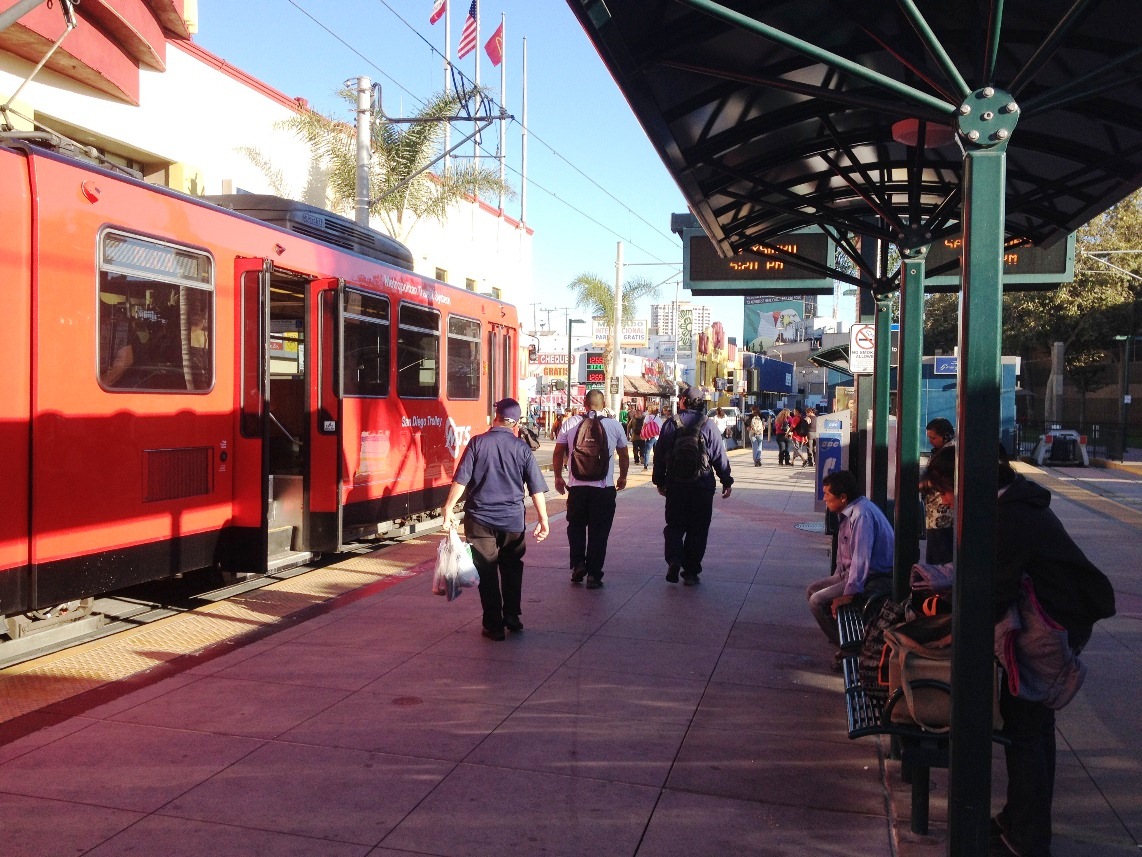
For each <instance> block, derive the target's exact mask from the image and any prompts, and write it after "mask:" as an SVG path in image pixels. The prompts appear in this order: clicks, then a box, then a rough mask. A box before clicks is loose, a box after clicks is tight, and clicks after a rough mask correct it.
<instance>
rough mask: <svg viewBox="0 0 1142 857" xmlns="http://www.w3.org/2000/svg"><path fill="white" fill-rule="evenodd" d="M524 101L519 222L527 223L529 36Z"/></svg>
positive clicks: (522, 108)
mask: <svg viewBox="0 0 1142 857" xmlns="http://www.w3.org/2000/svg"><path fill="white" fill-rule="evenodd" d="M520 59H521V60H522V61H523V103H522V104H521V105H520V152H519V156H520V180H519V222H520V225H523V224H525V223H527V37H526V36H525V37H524V40H523V50H522V52H521V57H520Z"/></svg>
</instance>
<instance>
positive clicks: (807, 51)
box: [678, 0, 955, 114]
mask: <svg viewBox="0 0 1142 857" xmlns="http://www.w3.org/2000/svg"><path fill="white" fill-rule="evenodd" d="M678 2H679V3H681V4H683V5H684V6H689V7H691V8H692V9H697V10H698V11H699V12H704V13H706V14H707V15H711V16H713V17H714V18H718V19H720V20H722V21H725V22H726V23H727V24H732V25H733V26H735V27H739V28H741V29H743V30H746V31H747V32H750V33H753V34H754V35H757V36H761V37H762V38H763V39H768V40H769V41H771V42H776V43H777V44H779V45H781V46H782V47H785V48H789V50H791V51H796V52H797V53H799V54H804V55H805V56H807V57H809V58H810V59H815V60H817V61H818V62H821V63H824V64H825V65H827V66H830V67H832V68H836V69H840V70H841V71H843V72H845V73H846V74H850V75H852V76H853V77H856V78H859V79H861V80H865V81H868V82H869V83H872V84H875V85H876V86H879V87H880V88H881V89H886V90H888V91H889V92H891V93H893V94H895V95H898V96H899V97H901V98H903V99H904V100H905V101H907V102H909V103H910V104H918V105H920V106H922V107H927V108H929V109H931V110H935V111H936V112H937V113H940V114H950V113H952V112H953V111H954V109H955V108H954V106H953V105H951V104H949V103H948V102H946V101H941V100H940V99H939V98H935V97H933V96H931V95H929V94H928V93H926V92H923V91H921V90H919V89H916V88H915V87H911V86H908V84H906V83H901V82H900V81H898V80H895V79H894V78H891V77H888V76H887V75H884V74H881V73H880V72H878V71H873V70H872V69H870V68H865V67H864V66H863V65H861V64H860V63H856V62H853V61H852V60H850V59H846V58H845V57H842V56H837V55H836V54H834V53H832V52H831V51H827V50H825V49H824V48H821V47H819V46H817V45H814V44H813V43H812V42H806V41H805V40H803V39H799V38H797V37H796V36H793V35H790V34H789V33H786V32H784V31H782V30H778V29H777V28H776V27H771V26H769V25H768V24H763V23H762V22H761V21H757V20H755V19H753V18H750V17H749V16H748V15H743V14H742V13H741V12H735V11H734V10H733V9H727V8H726V7H725V6H723V5H721V4H720V3H714V2H713V0H678Z"/></svg>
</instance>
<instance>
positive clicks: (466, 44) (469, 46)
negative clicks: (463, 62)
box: [456, 0, 476, 59]
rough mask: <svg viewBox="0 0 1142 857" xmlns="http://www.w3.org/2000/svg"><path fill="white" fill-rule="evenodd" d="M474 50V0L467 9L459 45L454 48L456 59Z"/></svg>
mask: <svg viewBox="0 0 1142 857" xmlns="http://www.w3.org/2000/svg"><path fill="white" fill-rule="evenodd" d="M474 50H476V0H472V5H471V6H470V7H469V9H468V18H467V20H466V21H464V31H463V32H462V33H460V47H459V48H458V49H457V50H456V59H463V58H464V57H466V56H468V54H470V53H472V51H474Z"/></svg>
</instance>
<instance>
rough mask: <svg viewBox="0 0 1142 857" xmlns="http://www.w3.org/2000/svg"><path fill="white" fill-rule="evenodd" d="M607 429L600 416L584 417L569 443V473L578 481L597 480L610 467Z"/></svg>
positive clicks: (602, 477)
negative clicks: (573, 440) (571, 442)
mask: <svg viewBox="0 0 1142 857" xmlns="http://www.w3.org/2000/svg"><path fill="white" fill-rule="evenodd" d="M610 459H611V456H610V446H609V444H608V443H607V429H606V426H604V425H603V420H602V418H601V417H597V416H596V417H584V418H583V422H581V423H579V425H578V426H576V428H575V442H574V443H573V444H572V445H571V475H572V476H574V477H575V478H576V479H578V480H579V481H580V482H599V481H600V480H603V479H606V478H607V471H608V470H610V467H611V461H610Z"/></svg>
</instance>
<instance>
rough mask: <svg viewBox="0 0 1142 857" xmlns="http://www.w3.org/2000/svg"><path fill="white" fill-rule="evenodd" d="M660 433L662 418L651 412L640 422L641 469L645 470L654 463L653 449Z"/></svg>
mask: <svg viewBox="0 0 1142 857" xmlns="http://www.w3.org/2000/svg"><path fill="white" fill-rule="evenodd" d="M661 433H662V417H661V416H660V415H659V414H658V413H656V412H654V411H651V412H650V413H648V414H647V415H646V419H645V420H643V422H642V469H643V470H646V469H647V468H648V467H650V465H651V464H653V463H654V447H655V445H656V444H657V443H658V436H659V434H661Z"/></svg>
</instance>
